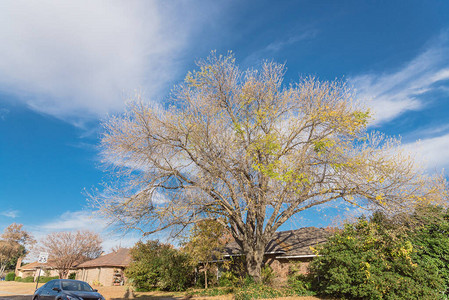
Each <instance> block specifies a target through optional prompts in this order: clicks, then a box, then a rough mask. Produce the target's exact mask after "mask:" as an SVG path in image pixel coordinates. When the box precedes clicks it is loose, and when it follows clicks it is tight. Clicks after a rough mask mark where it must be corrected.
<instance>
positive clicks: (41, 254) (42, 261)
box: [37, 252, 48, 264]
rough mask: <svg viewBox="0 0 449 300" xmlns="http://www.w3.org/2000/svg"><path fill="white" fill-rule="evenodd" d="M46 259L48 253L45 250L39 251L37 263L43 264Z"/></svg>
mask: <svg viewBox="0 0 449 300" xmlns="http://www.w3.org/2000/svg"><path fill="white" fill-rule="evenodd" d="M47 260H48V253H47V252H41V253H40V254H39V259H38V260H37V262H38V263H40V264H45V263H47Z"/></svg>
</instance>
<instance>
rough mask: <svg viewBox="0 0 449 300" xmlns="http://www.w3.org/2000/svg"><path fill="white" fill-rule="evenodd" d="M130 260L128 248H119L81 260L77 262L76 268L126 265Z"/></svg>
mask: <svg viewBox="0 0 449 300" xmlns="http://www.w3.org/2000/svg"><path fill="white" fill-rule="evenodd" d="M130 262H131V255H130V254H129V249H126V248H120V249H118V250H117V251H115V252H112V253H109V254H105V255H102V256H100V257H98V258H96V259H93V260H89V261H86V262H83V263H82V264H79V265H78V266H77V268H95V267H127V266H128V265H129V263H130Z"/></svg>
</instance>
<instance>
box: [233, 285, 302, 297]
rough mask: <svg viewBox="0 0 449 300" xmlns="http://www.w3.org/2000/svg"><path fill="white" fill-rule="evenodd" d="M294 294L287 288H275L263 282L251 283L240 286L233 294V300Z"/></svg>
mask: <svg viewBox="0 0 449 300" xmlns="http://www.w3.org/2000/svg"><path fill="white" fill-rule="evenodd" d="M288 296H294V293H293V292H292V291H291V290H288V289H275V288H273V287H270V286H267V285H265V284H257V283H251V284H248V285H244V286H243V287H241V288H240V289H239V290H238V291H237V292H236V293H235V295H234V297H235V300H251V299H261V298H263V299H266V298H279V297H288Z"/></svg>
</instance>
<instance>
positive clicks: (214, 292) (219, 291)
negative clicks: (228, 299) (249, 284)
mask: <svg viewBox="0 0 449 300" xmlns="http://www.w3.org/2000/svg"><path fill="white" fill-rule="evenodd" d="M233 292H234V288H232V287H224V288H223V287H221V288H210V289H204V290H201V291H197V292H195V295H196V296H201V297H215V296H221V295H228V294H231V293H233Z"/></svg>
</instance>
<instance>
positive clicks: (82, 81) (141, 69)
mask: <svg viewBox="0 0 449 300" xmlns="http://www.w3.org/2000/svg"><path fill="white" fill-rule="evenodd" d="M197 6H199V5H198V3H196V2H191V3H186V2H184V1H179V2H178V1H177V2H163V1H86V2H79V1H70V0H69V1H59V2H54V1H50V0H44V1H38V2H29V1H21V0H14V1H1V2H0V91H2V92H3V93H5V94H8V95H11V96H13V97H12V98H14V99H17V101H20V102H21V103H23V104H25V105H27V106H28V107H29V108H31V109H33V110H36V111H39V112H42V113H46V114H50V115H53V116H55V117H58V118H61V119H64V120H68V121H70V122H71V123H73V124H76V125H80V124H83V121H84V120H85V119H88V118H97V117H98V116H101V115H104V114H105V113H114V112H118V111H122V109H123V106H124V105H123V102H124V98H126V97H127V96H128V95H131V94H133V93H134V92H133V91H134V90H135V89H139V90H140V89H142V90H143V91H144V92H145V94H146V96H147V97H148V98H157V97H159V96H161V95H162V94H163V93H164V92H165V91H167V87H168V85H170V86H171V83H170V81H171V80H174V79H175V78H176V76H177V75H178V73H179V71H180V70H179V63H180V60H181V59H182V53H183V51H184V50H185V48H186V47H187V46H188V45H189V43H190V40H189V37H190V36H191V34H192V33H193V32H195V30H199V29H200V28H201V26H203V25H204V24H203V22H206V21H207V20H210V19H212V18H214V15H213V13H211V14H204V13H203V11H202V8H201V7H199V8H198V9H196V8H195V7H197ZM217 6H218V5H217ZM214 13H219V10H218V9H216V10H214ZM181 15H184V16H185V18H181Z"/></svg>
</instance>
